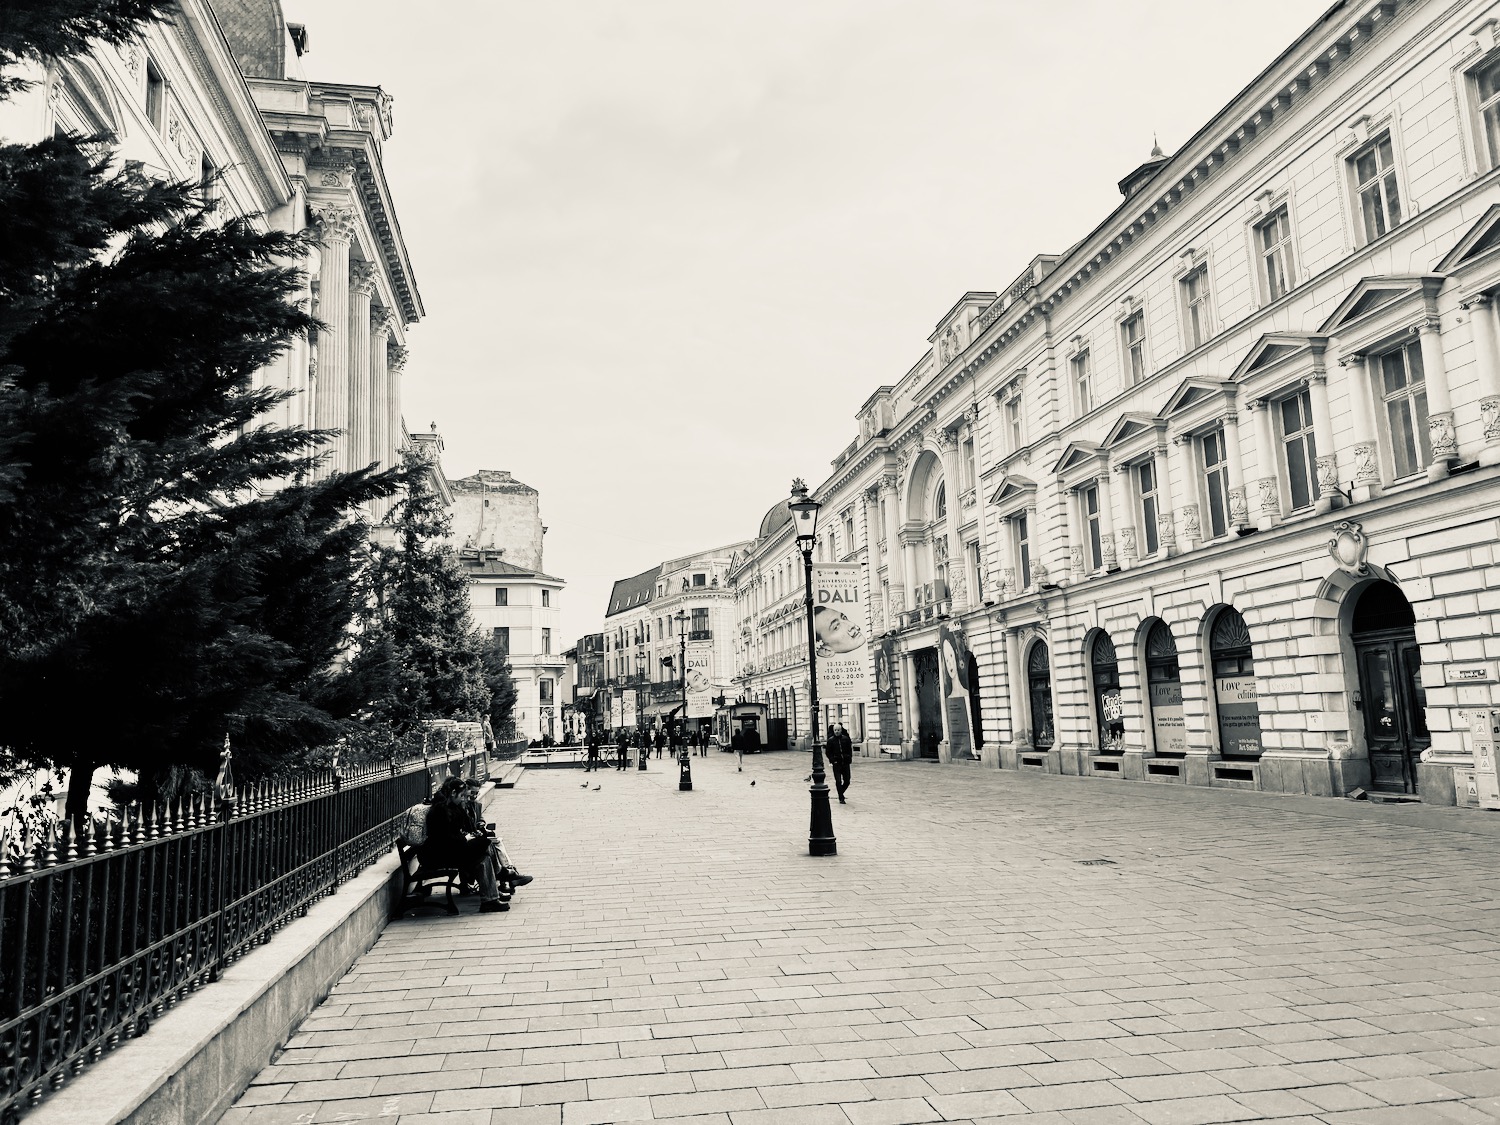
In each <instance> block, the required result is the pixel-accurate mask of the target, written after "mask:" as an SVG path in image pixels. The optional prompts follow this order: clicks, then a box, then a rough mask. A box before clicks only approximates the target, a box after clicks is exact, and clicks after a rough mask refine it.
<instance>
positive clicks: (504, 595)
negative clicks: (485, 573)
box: [495, 586, 510, 605]
mask: <svg viewBox="0 0 1500 1125" xmlns="http://www.w3.org/2000/svg"><path fill="white" fill-rule="evenodd" d="M495 604H496V605H510V591H509V590H507V589H506V588H505V587H504V586H496V587H495Z"/></svg>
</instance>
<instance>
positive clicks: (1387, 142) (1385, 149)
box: [1377, 137, 1395, 168]
mask: <svg viewBox="0 0 1500 1125" xmlns="http://www.w3.org/2000/svg"><path fill="white" fill-rule="evenodd" d="M1377 149H1378V151H1379V153H1380V166H1381V167H1382V168H1389V167H1390V166H1391V165H1392V164H1393V163H1395V161H1394V160H1393V159H1392V157H1391V138H1390V137H1386V138H1385V139H1384V140H1382V141H1381V142H1380V144H1379V145H1378V146H1377Z"/></svg>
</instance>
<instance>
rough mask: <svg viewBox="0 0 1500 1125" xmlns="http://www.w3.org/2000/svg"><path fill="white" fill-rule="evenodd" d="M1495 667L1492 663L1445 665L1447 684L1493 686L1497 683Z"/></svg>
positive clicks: (1444, 672)
mask: <svg viewBox="0 0 1500 1125" xmlns="http://www.w3.org/2000/svg"><path fill="white" fill-rule="evenodd" d="M1496 679H1497V677H1496V675H1495V665H1494V663H1493V662H1492V661H1488V660H1486V661H1484V662H1482V663H1479V664H1444V665H1443V682H1444V683H1445V684H1453V685H1461V684H1492V683H1494V682H1495V681H1496Z"/></svg>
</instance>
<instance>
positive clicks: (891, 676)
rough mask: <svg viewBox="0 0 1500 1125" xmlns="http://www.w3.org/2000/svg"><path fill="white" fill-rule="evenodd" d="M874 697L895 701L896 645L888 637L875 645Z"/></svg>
mask: <svg viewBox="0 0 1500 1125" xmlns="http://www.w3.org/2000/svg"><path fill="white" fill-rule="evenodd" d="M875 699H876V701H877V702H879V703H895V702H896V645H895V642H894V641H892V640H890V639H889V638H887V639H886V640H883V641H881V642H880V643H879V644H878V645H876V646H875Z"/></svg>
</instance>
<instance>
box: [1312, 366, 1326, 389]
mask: <svg viewBox="0 0 1500 1125" xmlns="http://www.w3.org/2000/svg"><path fill="white" fill-rule="evenodd" d="M1307 385H1308V386H1309V387H1312V386H1318V387H1323V386H1327V385H1328V372H1327V371H1324V370H1323V369H1322V368H1321V367H1319V368H1316V369H1315V370H1313V371H1310V372H1308V374H1307Z"/></svg>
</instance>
